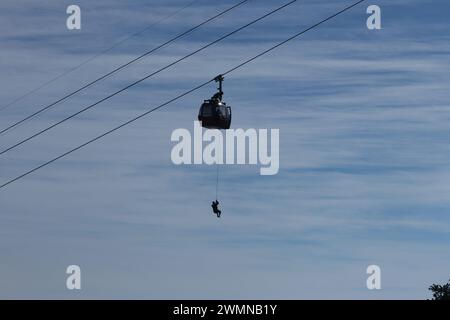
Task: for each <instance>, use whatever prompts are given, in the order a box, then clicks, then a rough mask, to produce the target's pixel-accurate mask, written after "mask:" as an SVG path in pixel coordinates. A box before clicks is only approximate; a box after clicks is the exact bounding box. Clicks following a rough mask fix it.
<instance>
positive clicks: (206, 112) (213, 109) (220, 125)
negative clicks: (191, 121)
mask: <svg viewBox="0 0 450 320" xmlns="http://www.w3.org/2000/svg"><path fill="white" fill-rule="evenodd" d="M214 80H215V81H216V82H218V83H219V88H218V89H217V90H218V92H217V93H215V94H214V95H213V96H212V97H211V99H209V100H205V101H203V104H202V105H201V107H200V111H199V113H198V120H199V121H201V123H202V127H204V128H207V129H225V130H226V129H230V126H231V107H230V106H227V104H226V103H225V102H224V101H222V98H223V91H222V82H223V80H224V77H223V76H222V75H218V76H217V77H215V78H214Z"/></svg>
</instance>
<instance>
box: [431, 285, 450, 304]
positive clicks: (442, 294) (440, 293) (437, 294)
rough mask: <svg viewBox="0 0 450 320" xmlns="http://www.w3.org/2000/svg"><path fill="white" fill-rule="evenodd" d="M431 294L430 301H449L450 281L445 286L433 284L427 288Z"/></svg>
mask: <svg viewBox="0 0 450 320" xmlns="http://www.w3.org/2000/svg"><path fill="white" fill-rule="evenodd" d="M429 290H430V291H431V292H432V293H433V299H432V300H450V280H449V282H447V283H446V284H443V285H439V284H433V285H431V286H430V287H429Z"/></svg>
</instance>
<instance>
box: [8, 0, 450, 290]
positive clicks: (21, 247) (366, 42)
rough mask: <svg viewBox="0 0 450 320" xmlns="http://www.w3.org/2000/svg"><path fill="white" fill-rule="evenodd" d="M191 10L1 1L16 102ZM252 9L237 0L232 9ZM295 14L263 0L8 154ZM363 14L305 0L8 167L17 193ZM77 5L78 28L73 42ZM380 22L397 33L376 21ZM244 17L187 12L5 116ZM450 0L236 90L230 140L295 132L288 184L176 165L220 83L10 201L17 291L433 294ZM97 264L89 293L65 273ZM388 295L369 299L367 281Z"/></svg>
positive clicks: (443, 197) (438, 258)
mask: <svg viewBox="0 0 450 320" xmlns="http://www.w3.org/2000/svg"><path fill="white" fill-rule="evenodd" d="M188 2H189V1H187V0H184V1H178V0H177V1H137V0H136V1H135V0H130V1H126V2H125V1H112V0H99V1H95V2H93V1H87V0H76V1H39V2H35V1H30V0H19V1H3V2H2V4H1V9H2V10H0V39H1V50H0V71H1V72H0V74H1V76H0V84H1V87H2V88H3V90H2V92H1V93H0V101H1V105H4V104H6V103H7V102H9V101H11V100H13V99H15V98H16V97H18V96H20V95H21V94H22V93H23V92H27V91H29V90H31V89H33V88H35V87H37V86H39V85H40V84H41V83H43V82H45V81H47V80H49V79H52V78H53V77H55V76H57V75H59V74H60V73H62V72H64V71H67V70H69V69H70V68H72V67H74V66H76V65H78V64H79V63H81V62H82V61H84V60H86V59H88V58H90V57H92V56H93V55H96V54H97V53H98V52H101V51H102V50H105V49H107V48H108V47H109V46H111V44H112V43H115V42H117V41H121V40H122V39H124V38H126V37H127V35H129V34H133V33H135V32H137V31H139V30H141V29H143V28H144V27H145V26H147V25H149V24H151V23H152V22H154V21H157V20H159V19H160V18H161V17H162V16H165V15H168V14H170V13H171V12H174V11H176V10H178V9H179V8H180V7H182V6H183V5H185V4H187V3H188ZM236 2H237V1H236ZM282 3H284V2H283V1H278V0H272V1H264V0H261V1H256V0H253V1H250V3H248V4H246V5H244V6H242V7H241V8H239V9H237V10H235V11H233V12H231V13H229V14H227V15H226V16H224V17H222V18H220V19H218V20H217V22H216V23H214V24H208V25H206V26H205V27H203V28H201V29H199V30H198V31H196V32H195V33H193V34H191V35H189V36H187V37H185V38H183V39H182V40H180V41H177V42H176V43H174V44H171V45H170V46H168V47H166V48H164V49H162V50H161V51H159V52H158V53H155V54H153V55H151V56H149V57H147V58H145V59H143V60H141V61H140V62H138V63H136V64H135V65H133V66H131V67H130V68H127V69H126V70H124V71H123V72H121V73H120V74H118V75H116V76H114V77H112V78H110V79H108V80H107V81H104V82H102V83H100V84H98V85H96V86H93V87H91V88H89V89H88V90H86V91H84V92H83V93H81V94H79V95H77V96H76V97H73V98H71V99H69V100H67V101H66V102H64V103H63V104H61V105H59V106H58V107H57V108H55V109H54V110H52V111H49V112H47V113H45V114H42V115H41V116H39V117H37V118H36V119H34V120H33V121H30V122H28V123H26V124H24V125H23V126H20V127H19V128H17V129H16V130H13V131H11V132H10V133H7V134H4V135H2V136H0V146H2V149H4V148H5V147H7V146H10V145H11V144H14V143H15V142H17V141H20V140H21V139H22V138H24V137H27V136H28V135H30V134H32V133H34V132H36V131H37V130H39V129H42V128H45V127H46V126H48V125H49V124H52V123H54V122H55V121H58V120H59V119H61V118H63V117H64V116H66V115H69V114H71V113H73V112H75V111H76V110H78V109H81V108H82V107H85V106H87V105H88V104H90V103H92V102H94V101H96V100H97V99H99V98H102V97H104V96H105V95H108V94H109V93H111V92H113V91H115V90H117V89H119V88H121V87H123V86H124V85H126V84H128V83H129V82H131V81H133V80H136V79H138V78H140V77H142V76H144V75H146V74H148V73H150V72H152V71H154V70H156V69H157V68H159V67H161V66H164V65H165V64H167V63H170V62H172V61H173V60H175V59H177V58H179V57H181V56H183V55H185V54H187V53H189V52H191V51H193V50H195V49H196V48H198V47H200V46H202V45H204V44H206V43H208V42H209V41H212V40H214V39H216V38H218V37H219V36H220V35H223V34H225V33H227V32H229V31H231V30H234V29H235V28H237V27H239V26H241V25H243V24H245V23H246V22H248V21H250V20H252V19H254V18H256V17H258V16H260V15H262V14H263V13H265V12H267V11H269V10H271V9H272V8H275V7H277V6H278V5H280V4H282ZM350 3H352V1H341V0H339V1H338V0H327V1H322V0H321V1H298V3H297V4H295V5H293V6H291V7H289V9H285V10H283V11H282V12H280V13H279V14H277V15H274V16H272V17H270V18H268V19H267V20H264V21H263V22H261V23H258V24H257V25H254V26H252V27H251V28H248V29H246V30H244V31H242V32H241V33H239V34H236V35H235V36H233V37H231V38H229V39H227V40H225V41H223V42H221V43H220V44H217V45H215V46H213V47H211V48H209V49H208V50H206V51H204V52H202V53H200V54H198V55H195V56H194V57H192V58H190V59H188V60H186V61H184V62H182V63H180V64H178V65H176V66H174V67H173V68H171V69H170V70H167V71H165V72H163V73H161V74H159V75H158V76H156V77H154V78H152V79H149V80H147V81H145V82H143V83H141V84H140V85H138V86H136V87H134V88H132V89H130V90H128V91H127V92H125V93H123V94H121V95H118V96H116V97H114V98H113V99H110V100H109V101H107V102H105V103H102V104H100V105H98V106H97V107H96V108H94V109H92V110H90V111H89V112H86V113H84V114H83V115H82V116H80V117H77V118H76V119H73V120H72V121H69V122H67V123H65V124H64V125H62V126H60V127H58V128H55V129H54V130H52V131H50V132H47V133H46V134H44V135H42V136H40V137H39V138H37V139H35V140H33V141H30V142H29V143H27V144H24V145H23V146H21V147H18V148H17V149H15V150H13V151H11V152H9V153H7V154H5V155H2V156H0V168H1V170H0V179H1V181H2V182H5V181H7V180H9V179H10V178H12V177H15V176H16V175H18V174H20V173H22V172H24V171H26V170H28V169H30V168H33V167H35V166H37V165H39V164H41V163H42V162H45V161H46V160H49V159H51V158H52V157H55V156H57V155H59V154H60V153H62V152H65V151H67V150H68V149H70V148H72V147H74V146H77V145H78V144H80V143H83V142H84V141H86V140H88V139H89V138H91V137H93V136H95V135H97V134H99V133H102V132H103V131H105V130H107V129H109V128H111V127H113V126H115V125H117V124H119V123H121V122H123V121H126V120H128V119H130V118H131V117H133V116H134V115H137V114H139V113H141V112H143V111H144V110H146V109H148V108H149V107H151V106H155V105H157V104H159V103H162V102H164V101H166V100H168V99H170V98H172V97H174V96H175V95H177V94H179V93H182V92H184V91H185V90H187V89H190V88H191V87H193V86H194V85H196V84H198V83H201V82H204V81H205V80H208V79H210V78H212V77H214V76H215V75H217V74H218V73H220V72H223V71H224V70H227V69H229V68H230V67H233V66H234V65H236V64H238V63H240V62H241V61H243V60H245V59H246V58H249V57H251V56H253V55H255V54H257V53H259V52H260V51H262V50H264V49H266V48H268V47H269V46H271V45H273V44H274V43H276V42H277V41H281V40H284V39H285V38H287V37H288V36H290V35H292V34H294V33H296V32H298V31H299V30H301V29H303V28H305V27H308V26H309V25H311V24H314V23H315V22H317V21H319V20H321V19H322V18H323V17H326V16H328V15H330V14H332V13H334V12H335V11H337V10H339V9H340V8H343V7H344V6H346V5H349V4H350ZM70 4H78V5H79V6H80V7H81V10H82V29H81V30H80V31H69V30H67V29H66V26H65V20H66V17H67V15H66V14H65V10H66V8H67V6H68V5H70ZM369 4H377V5H379V6H380V7H381V9H382V30H380V31H369V30H368V29H367V28H366V18H367V14H366V8H367V6H368V5H369ZM228 6H230V2H229V1H203V0H199V1H197V3H195V4H194V5H193V6H191V7H190V8H188V9H186V10H184V11H183V13H180V14H179V15H177V16H175V17H173V18H171V19H167V20H165V21H164V22H162V23H160V24H158V25H156V26H154V27H153V28H152V29H151V30H148V31H146V32H144V33H143V34H141V35H139V36H137V37H134V38H132V39H129V40H128V41H126V42H125V43H123V44H122V45H120V46H119V47H117V48H114V50H111V51H110V52H108V54H106V55H104V56H102V57H100V58H98V59H95V60H93V61H91V62H90V63H89V64H87V65H85V66H84V67H82V68H80V69H79V70H77V71H76V72H73V73H71V74H70V75H68V76H66V77H64V78H62V79H60V80H58V81H57V82H55V83H52V84H51V85H49V86H47V87H45V88H43V89H42V90H40V91H39V92H38V93H36V94H33V95H31V96H29V97H27V98H26V99H24V100H22V101H20V102H19V103H17V104H15V105H13V106H11V107H9V108H7V109H6V110H4V111H3V112H1V117H0V126H1V128H4V127H7V126H8V125H9V124H11V123H13V122H15V121H17V120H19V119H21V118H23V117H24V116H26V115H28V114H30V113H31V112H33V111H35V110H38V109H39V108H40V107H42V106H43V105H45V104H48V103H50V102H53V101H54V100H56V99H57V98H60V97H61V96H62V95H64V94H65V93H68V92H71V91H72V90H74V89H77V88H78V87H79V86H81V85H82V84H84V83H86V82H87V81H89V80H93V79H95V78H97V77H98V76H99V75H101V74H103V73H105V72H107V71H110V70H111V69H113V68H114V67H116V66H119V65H120V64H122V63H124V62H126V61H128V60H130V59H131V58H134V57H135V56H137V55H138V54H140V53H143V52H145V51H147V50H148V49H150V48H152V47H154V46H156V45H158V44H160V43H161V42H164V41H165V40H167V39H169V38H171V37H173V36H174V35H176V34H178V33H180V32H182V31H184V30H186V29H187V28H189V27H191V26H193V25H195V24H197V23H199V22H201V21H203V20H204V19H206V18H207V17H210V16H212V15H214V14H215V13H217V12H219V11H220V10H223V9H224V8H226V7H228ZM449 9H450V4H449V3H448V2H447V1H443V0H438V1H416V0H410V1H405V0H399V1H384V0H381V1H371V2H367V3H365V4H362V5H360V6H358V7H356V8H354V9H352V10H351V11H350V12H347V13H346V14H344V15H342V16H340V17H338V18H337V19H335V20H333V21H331V22H329V23H327V24H325V25H322V26H320V27H319V28H317V29H315V30H314V31H312V32H310V33H307V34H305V36H304V37H302V38H299V39H298V40H296V41H293V42H290V43H289V44H288V45H286V46H284V47H282V48H280V49H279V50H277V51H275V52H273V53H271V54H269V55H267V56H265V57H263V58H261V59H259V60H257V61H255V62H254V63H252V64H250V65H248V66H246V67H245V68H243V69H241V70H239V71H236V72H235V73H233V74H231V75H230V76H229V77H227V79H226V81H225V84H224V85H225V100H226V101H227V103H229V104H230V105H232V107H233V116H234V118H233V127H234V128H278V129H280V172H279V174H278V175H276V176H266V177H263V176H260V175H259V168H258V167H255V166H227V167H225V168H222V170H221V185H220V194H219V199H220V201H221V204H222V206H223V211H224V214H223V218H222V219H220V220H219V219H217V218H215V217H214V216H213V215H212V214H211V212H210V201H211V200H212V199H213V198H214V196H215V189H214V182H215V168H213V167H208V166H206V165H205V166H197V167H194V166H179V167H177V166H175V165H173V164H172V162H171V160H170V151H171V148H172V146H173V143H171V142H170V135H171V133H172V131H173V130H174V129H177V128H188V129H192V127H193V120H195V119H196V116H197V112H198V107H199V105H200V103H201V101H202V100H203V99H204V98H207V97H209V96H210V95H211V93H212V92H213V91H214V90H215V87H214V85H213V84H212V85H211V87H205V88H203V89H201V90H199V91H197V92H195V93H193V94H191V95H189V96H187V97H185V98H184V99H182V100H179V101H177V102H176V103H174V104H172V105H170V106H168V107H167V108H165V109H163V110H160V111H158V112H156V113H154V114H153V115H152V116H150V117H148V118H145V119H142V120H140V121H138V122H136V123H134V124H133V125H130V126H128V127H126V128H124V129H123V130H120V131H119V132H116V133H115V134H112V135H110V136H108V137H106V138H104V139H103V140H102V141H99V142H97V143H94V144H92V145H90V146H88V147H86V148H84V149H83V150H80V151H78V152H76V153H74V154H72V155H70V156H69V157H67V158H65V159H63V160H61V161H58V162H57V163H54V164H53V165H51V166H49V167H47V168H45V169H42V170H40V171H38V172H36V173H35V174H32V175H30V176H28V177H26V178H24V179H23V180H20V181H18V182H16V183H14V184H11V185H10V186H8V187H7V188H4V189H2V190H0V221H1V223H0V297H1V298H153V299H164V298H182V299H185V298H191V299H205V298H216V299H222V298H238V299H239V298H254V299H262V298H288V299H300V298H301V299H313V298H323V299H329V298H339V299H362V298H363V299H380V298H381V299H394V298H405V299H424V298H428V297H429V294H428V292H427V288H428V286H429V285H430V284H432V283H434V282H445V281H446V280H447V279H448V278H450V272H449V267H450V255H449V249H448V248H449V244H450V218H449V213H450V209H449V208H450V197H449V194H450V183H449V181H450V171H449V169H450V166H449V164H448V159H449V156H450V147H449V145H448V136H449V133H450V124H449V123H450V121H449V120H450V112H449V97H448V93H449V89H448V88H449V85H450V81H449V79H448V70H449V67H450V62H449V59H448V54H449V53H450V44H449V43H450V42H449V41H448V40H449V38H450V37H449V34H450V32H449V31H450V24H449V23H448V13H447V12H448V10H449ZM71 264H77V265H79V266H80V267H81V269H82V275H83V278H82V286H83V288H82V290H81V291H79V292H73V291H68V290H67V289H66V288H65V278H66V274H65V269H66V267H67V266H68V265H71ZM370 264H377V265H379V266H380V267H381V270H382V290H380V291H369V290H367V288H366V277H367V275H366V273H365V271H366V268H367V266H368V265H370Z"/></svg>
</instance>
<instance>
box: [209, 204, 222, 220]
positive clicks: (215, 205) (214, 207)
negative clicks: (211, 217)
mask: <svg viewBox="0 0 450 320" xmlns="http://www.w3.org/2000/svg"><path fill="white" fill-rule="evenodd" d="M218 205H219V201H217V200H216V201H213V202H212V204H211V207H212V208H213V211H214V213H215V214H216V215H217V218H220V215H221V214H222V211H220V210H219V208H218Z"/></svg>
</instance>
